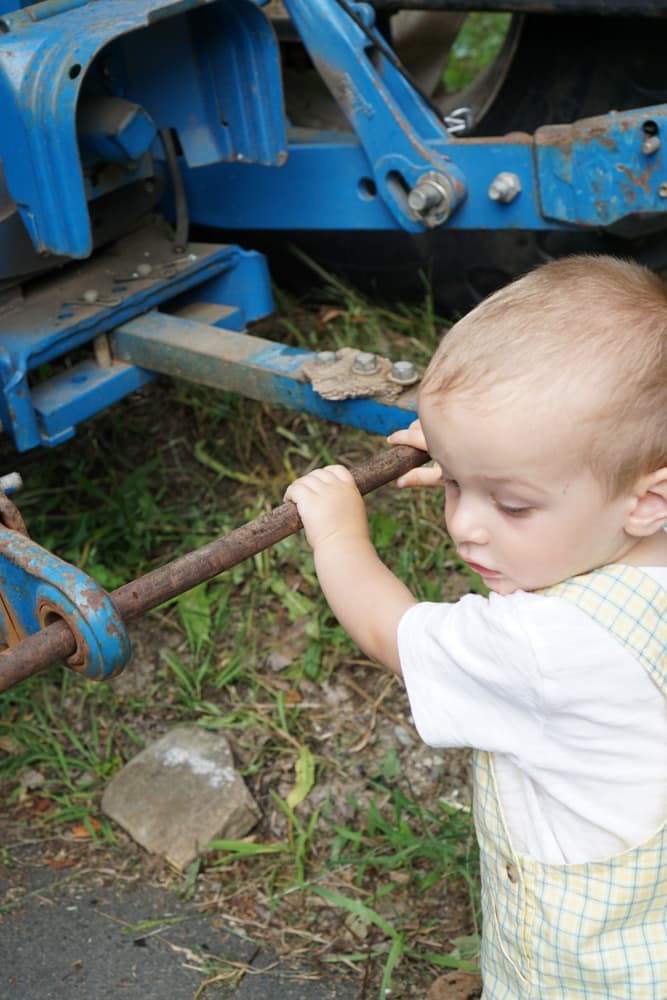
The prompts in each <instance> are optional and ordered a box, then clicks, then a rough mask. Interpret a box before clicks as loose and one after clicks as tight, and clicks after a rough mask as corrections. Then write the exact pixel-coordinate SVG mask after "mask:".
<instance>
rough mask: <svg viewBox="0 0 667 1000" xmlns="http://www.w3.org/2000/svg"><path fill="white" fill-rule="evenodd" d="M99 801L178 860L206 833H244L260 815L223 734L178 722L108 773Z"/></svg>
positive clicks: (146, 842)
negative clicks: (119, 768) (108, 781)
mask: <svg viewBox="0 0 667 1000" xmlns="http://www.w3.org/2000/svg"><path fill="white" fill-rule="evenodd" d="M102 808H103V810H104V811H105V813H106V814H107V815H108V816H110V817H111V819H113V820H115V821H116V823H118V824H120V826H122V827H123V829H124V830H126V831H127V832H128V833H129V834H130V836H131V837H132V838H133V839H134V840H136V841H137V843H139V844H141V846H142V847H144V848H146V850H147V851H151V852H152V853H155V854H164V855H166V857H167V858H168V859H169V860H170V861H172V862H173V863H174V864H176V865H178V867H179V868H183V867H184V866H185V865H187V864H188V863H189V862H190V861H193V860H194V859H195V858H196V856H197V850H198V848H199V847H203V846H204V844H206V843H208V841H210V840H217V839H225V840H237V839H239V838H240V837H243V836H245V834H246V833H248V831H249V830H250V829H252V827H253V826H254V825H255V823H256V822H257V820H258V819H259V816H260V810H259V808H258V806H257V804H256V802H255V800H254V799H253V797H252V796H251V794H250V792H249V791H248V789H247V787H246V785H245V782H244V781H243V778H242V777H241V776H240V775H239V774H238V772H237V771H236V770H235V769H234V762H233V758H232V752H231V750H230V748H229V744H228V743H227V740H226V739H225V738H224V736H222V734H220V733H213V732H208V731H207V730H205V729H200V728H199V726H180V727H178V728H177V729H173V730H172V731H171V732H170V733H167V735H166V736H163V737H162V739H160V740H157V741H156V742H155V743H152V744H151V745H150V746H148V747H146V749H145V750H143V751H142V752H141V753H140V754H138V755H137V756H136V757H135V758H134V759H133V760H131V761H130V762H129V764H126V766H125V767H124V768H123V769H122V770H121V771H119V772H118V773H117V774H116V775H115V776H114V777H113V779H112V780H111V782H110V783H109V785H108V786H107V788H106V789H105V792H104V797H103V799H102Z"/></svg>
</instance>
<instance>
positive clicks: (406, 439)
mask: <svg viewBox="0 0 667 1000" xmlns="http://www.w3.org/2000/svg"><path fill="white" fill-rule="evenodd" d="M387 441H388V442H389V444H407V445H410V446H411V447H412V448H419V449H421V451H428V446H427V444H426V439H425V437H424V432H423V430H422V425H421V421H419V420H413V421H412V423H411V424H410V426H409V427H404V428H402V429H401V430H398V431H394V433H393V434H390V435H389V437H388V438H387Z"/></svg>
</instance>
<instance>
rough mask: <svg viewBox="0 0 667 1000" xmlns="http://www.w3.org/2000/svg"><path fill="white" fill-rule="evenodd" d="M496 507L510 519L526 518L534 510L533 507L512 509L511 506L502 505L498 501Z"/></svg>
mask: <svg viewBox="0 0 667 1000" xmlns="http://www.w3.org/2000/svg"><path fill="white" fill-rule="evenodd" d="M496 507H497V508H498V510H500V511H502V513H503V514H507V516H508V517H525V516H526V514H530V512H531V510H532V509H533V508H532V507H512V506H511V505H510V504H506V503H500V502H499V501H498V500H496Z"/></svg>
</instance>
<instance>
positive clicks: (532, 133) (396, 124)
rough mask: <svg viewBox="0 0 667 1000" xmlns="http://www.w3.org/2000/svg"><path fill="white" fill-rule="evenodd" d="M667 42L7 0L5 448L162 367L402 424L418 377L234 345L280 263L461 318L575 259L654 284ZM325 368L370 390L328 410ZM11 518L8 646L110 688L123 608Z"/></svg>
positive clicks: (587, 18)
mask: <svg viewBox="0 0 667 1000" xmlns="http://www.w3.org/2000/svg"><path fill="white" fill-rule="evenodd" d="M480 11H481V12H487V13H504V14H506V15H508V16H507V29H506V31H505V35H504V38H503V41H502V44H501V45H500V46H499V48H498V51H497V53H496V55H495V58H494V59H493V61H492V62H491V63H490V65H489V66H488V67H487V68H486V69H485V70H484V71H483V72H482V73H481V74H480V75H479V76H478V77H477V78H476V79H475V80H473V81H472V82H471V83H470V84H469V85H467V86H466V87H464V88H462V89H458V90H456V91H455V92H453V93H452V92H448V91H447V90H446V88H444V87H443V85H442V71H443V67H444V65H445V63H446V60H447V56H448V52H449V51H450V50H451V47H452V44H453V41H454V39H455V37H456V34H457V31H458V30H459V28H460V27H461V24H462V22H463V21H464V20H465V18H466V16H467V15H468V13H469V12H480ZM666 41H667V2H664V3H663V2H660V0H652V2H648V0H646V2H644V0H642V2H639V3H637V2H631V0H550V2H548V3H547V2H545V0H504V2H503V0H371V2H354V0H282V2H275V0H271V2H268V0H42V2H39V3H35V4H30V5H29V4H23V3H20V4H17V3H16V0H0V107H1V108H2V111H3V115H2V121H1V123H0V421H1V423H2V430H3V433H4V434H5V435H7V436H9V438H11V440H12V442H13V446H14V447H15V449H17V450H19V451H25V450H28V449H32V448H35V447H38V446H48V447H50V446H55V445H57V444H59V443H60V442H61V441H64V440H66V439H67V438H69V437H71V436H72V435H73V434H74V433H75V430H76V427H77V425H78V424H80V423H81V422H82V421H84V420H86V419H87V418H88V417H90V416H91V415H93V414H94V413H96V412H98V411H99V410H101V409H103V408H104V407H106V406H108V405H110V404H111V403H113V402H116V401H118V400H120V399H121V398H122V397H124V396H125V395H126V394H128V393H130V392H133V391H134V390H135V389H137V388H138V387H140V386H142V385H144V384H145V383H146V382H148V381H150V380H151V379H152V378H154V377H155V375H156V374H157V373H166V374H170V375H174V376H177V377H184V378H188V379H191V380H193V381H195V382H203V383H206V384H210V385H214V386H218V387H220V388H224V389H230V390H233V391H237V392H239V393H242V394H245V395H248V396H251V397H254V398H258V399H263V400H268V401H274V402H278V403H281V404H284V405H286V406H291V407H296V408H299V409H303V410H308V411H310V412H313V413H316V414H318V415H320V416H324V417H326V418H327V419H331V420H335V421H339V422H343V423H350V424H353V425H356V426H360V427H365V428H367V429H370V430H376V431H382V432H386V431H389V430H391V429H394V428H396V427H399V426H404V425H405V424H406V423H408V422H409V421H410V420H411V419H413V416H414V410H415V387H414V384H413V383H414V382H415V377H414V373H413V372H411V371H410V370H409V366H408V368H407V370H406V369H405V367H404V368H403V369H401V368H400V367H397V366H396V365H394V364H392V363H391V361H387V363H386V364H384V363H383V364H380V365H378V360H377V359H375V360H374V359H370V360H369V359H368V358H358V357H353V358H350V359H340V358H336V357H334V358H331V357H326V355H327V352H326V351H323V352H320V353H321V356H320V354H318V353H315V354H312V353H310V352H307V351H300V350H295V349H293V348H289V347H287V346H284V345H281V344H279V343H276V342H273V341H266V340H262V339H261V338H258V337H256V336H253V335H252V334H251V333H249V332H248V328H249V326H250V325H251V324H252V323H253V322H254V321H255V320H258V319H260V318H262V317H265V316H266V315H268V314H269V313H270V312H271V311H272V308H273V307H272V298H271V282H270V274H271V273H272V272H273V273H280V272H281V271H283V270H284V262H285V260H286V258H287V257H288V251H287V249H286V248H287V246H288V245H291V244H296V245H300V246H301V247H302V248H304V249H305V250H307V251H308V252H309V253H312V254H314V255H315V256H318V257H319V258H320V259H321V260H324V262H325V263H326V264H327V265H328V266H331V267H334V268H341V267H344V268H345V269H347V270H352V272H353V274H356V276H357V277H358V278H359V279H360V280H366V279H368V278H369V276H372V277H373V278H379V279H381V278H382V276H383V275H384V276H385V277H386V276H388V277H389V278H390V281H391V284H392V287H394V288H395V287H396V284H397V280H400V281H403V280H405V281H406V282H407V283H409V282H410V280H411V276H413V275H414V274H415V273H416V272H417V270H418V269H420V268H421V269H426V270H429V271H430V273H431V276H432V280H433V282H434V284H435V287H436V290H437V292H438V295H439V298H440V299H441V300H442V301H443V302H445V303H447V304H448V305H449V306H450V307H451V308H455V309H463V308H466V307H467V306H468V305H470V304H471V303H472V302H474V301H475V300H476V299H477V298H479V297H480V296H482V295H484V294H486V293H487V292H488V291H490V290H492V289H493V288H494V287H497V286H498V285H500V284H502V283H503V282H505V281H507V280H508V279H509V278H511V277H512V276H513V275H514V274H517V273H520V272H521V271H523V270H525V269H527V268H528V267H529V266H531V265H532V264H534V263H535V262H536V261H538V260H541V259H544V258H545V257H548V256H553V255H558V254H562V253H565V252H569V251H571V250H581V249H592V250H595V249H606V250H609V249H611V250H613V251H617V252H619V253H621V254H624V255H636V256H640V257H641V258H642V259H643V260H645V261H646V262H647V263H649V264H650V265H652V266H655V267H660V266H662V264H663V263H664V262H665V259H666V255H665V249H666V248H667V239H666V238H665V235H664V229H665V225H666V215H665V212H666V209H667V161H666V154H665V153H664V152H663V150H662V141H663V137H665V136H666V135H667V104H666V103H665V101H666V100H667V79H665V78H664V72H663V68H662V60H661V53H662V49H663V47H664V43H665V42H666ZM380 360H381V361H382V362H384V361H385V360H386V359H380ZM341 361H345V363H346V364H347V363H348V362H349V365H350V367H351V371H350V373H349V374H350V377H352V376H353V375H354V374H355V372H356V374H357V375H359V376H360V377H361V380H362V382H363V378H364V377H365V376H366V375H369V374H370V375H372V376H373V377H374V379H375V381H377V379H378V378H379V379H380V380H384V382H383V388H381V390H380V391H377V386H376V388H375V390H374V391H373V392H372V393H369V394H368V395H364V394H363V393H360V392H359V391H356V392H355V393H352V395H353V397H354V398H348V399H345V398H340V396H334V397H332V396H331V394H327V393H326V391H324V390H323V389H322V388H321V386H322V383H323V382H326V381H327V378H326V369H327V366H328V365H330V364H331V363H334V364H339V363H340V362H341ZM364 365H365V366H366V369H365V370H364ZM355 366H356V368H355ZM322 373H324V377H323V378H322V377H320V376H322ZM329 375H330V371H329ZM329 381H331V378H329ZM334 381H335V380H334ZM337 381H338V382H340V381H341V378H337ZM343 381H344V378H343ZM357 381H358V380H357ZM369 384H370V382H369ZM5 485H6V486H7V487H8V486H9V484H8V483H5ZM3 521H4V524H5V529H4V532H3V538H2V539H0V591H1V592H2V600H1V602H0V612H1V613H0V618H1V619H3V620H4V624H3V622H2V621H0V625H2V632H3V633H4V637H5V641H6V643H7V644H8V645H15V644H17V643H19V644H20V643H21V642H22V641H23V642H25V641H27V640H26V637H27V636H33V633H34V634H35V635H37V634H39V633H40V630H41V634H45V633H46V632H48V631H49V628H45V627H44V626H46V625H49V626H50V629H51V631H53V629H54V628H55V627H56V626H63V627H66V628H68V629H69V630H70V631H68V635H69V636H70V638H69V639H67V640H66V641H65V640H63V641H64V645H63V646H62V648H61V649H60V654H62V655H67V656H70V657H72V656H74V653H73V652H72V645H71V635H72V633H73V632H74V633H77V642H76V643H75V645H77V650H78V652H77V654H76V655H79V654H80V653H81V649H82V648H84V649H85V651H86V656H84V658H83V659H84V660H85V661H86V663H87V664H88V665H87V666H86V667H85V670H86V672H87V673H89V675H91V676H106V675H108V674H109V673H111V672H113V670H115V669H117V668H118V664H119V663H121V661H123V658H124V657H125V658H126V657H127V651H126V642H125V640H124V638H123V637H122V632H123V630H122V621H121V619H122V617H123V616H122V614H121V615H119V614H118V608H117V605H118V600H116V601H115V603H114V601H113V600H111V599H110V598H109V596H108V595H105V594H104V593H103V592H100V591H99V588H93V590H94V593H92V591H91V589H90V588H91V587H93V585H92V582H91V581H89V580H88V578H86V577H84V575H83V574H78V573H77V571H74V570H73V568H72V567H68V566H67V565H66V564H61V563H60V562H59V561H58V560H56V559H55V557H53V556H51V555H50V554H49V553H45V552H44V550H40V549H39V547H38V546H35V545H34V543H32V542H30V541H29V540H28V539H26V537H25V535H23V534H22V533H21V531H20V530H19V529H18V524H19V521H18V515H17V513H16V511H15V510H12V505H11V503H10V502H9V501H8V500H7V498H6V497H3ZM89 591H90V593H89ZM91 593H92V596H91ZM121 603H122V602H121ZM84 607H85V608H86V609H87V610H86V611H85V612H84V611H82V608H84ZM100 609H102V610H100ZM54 618H60V619H63V618H64V619H65V621H66V622H67V623H68V624H67V626H64V625H63V622H62V621H59V622H55V623H54V621H53V619H54ZM77 630H78V632H77ZM61 632H62V629H61ZM79 633H80V634H79ZM63 634H64V633H63ZM110 637H112V638H110ZM118 637H120V638H118ZM33 638H34V636H33ZM114 643H115V646H114V650H113V652H110V650H109V644H111V645H113V644H114ZM91 650H93V651H94V653H93V652H91V653H90V657H89V658H88V659H87V654H88V652H90V651H91ZM91 658H92V659H91ZM92 661H94V664H95V665H92V666H91V665H90V663H91V662H92ZM22 669H23V675H25V674H26V673H29V672H30V670H29V669H27V668H22ZM19 672H20V671H19ZM7 676H9V672H7ZM16 676H18V675H17V674H16V673H14V674H12V677H13V678H15V677H16ZM12 682H13V681H12ZM8 683H9V682H7V684H8ZM7 684H5V686H7ZM0 687H1V685H0Z"/></svg>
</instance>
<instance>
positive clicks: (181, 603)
mask: <svg viewBox="0 0 667 1000" xmlns="http://www.w3.org/2000/svg"><path fill="white" fill-rule="evenodd" d="M212 589H213V588H212ZM215 599H216V598H215V595H214V594H212V593H211V592H210V591H209V586H208V584H207V583H200V584H199V586H198V587H193V589H192V590H188V591H186V592H185V593H184V594H181V595H180V596H179V598H178V613H179V615H180V618H181V622H182V623H183V627H184V629H185V631H186V632H187V636H188V640H189V642H190V645H191V646H193V647H194V648H195V649H197V650H198V649H201V647H202V644H203V643H204V642H206V640H207V639H208V638H209V635H210V633H211V607H212V605H213V603H214V602H215Z"/></svg>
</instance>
